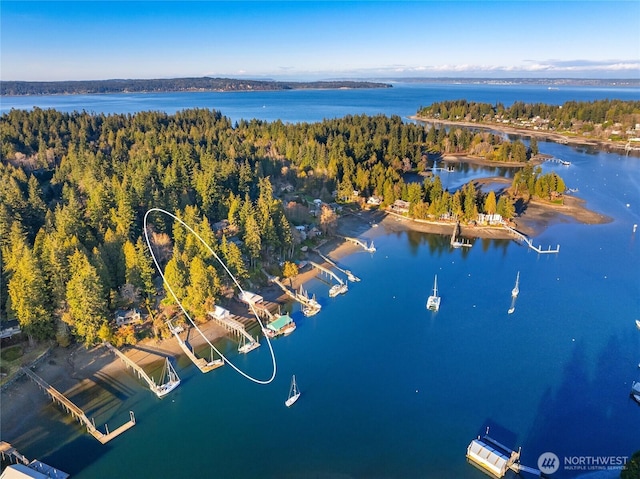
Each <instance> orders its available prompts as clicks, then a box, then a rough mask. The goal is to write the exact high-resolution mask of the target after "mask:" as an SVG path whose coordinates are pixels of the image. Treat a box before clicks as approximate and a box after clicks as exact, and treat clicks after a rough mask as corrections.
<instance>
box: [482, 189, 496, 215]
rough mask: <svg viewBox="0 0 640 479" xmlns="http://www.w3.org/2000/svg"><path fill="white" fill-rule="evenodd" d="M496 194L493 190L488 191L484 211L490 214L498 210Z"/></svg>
mask: <svg viewBox="0 0 640 479" xmlns="http://www.w3.org/2000/svg"><path fill="white" fill-rule="evenodd" d="M496 207H497V203H496V194H495V192H494V191H493V190H491V191H489V193H487V197H486V198H485V200H484V212H485V213H486V214H488V215H492V214H494V213H495V212H496Z"/></svg>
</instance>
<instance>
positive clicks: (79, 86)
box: [0, 77, 393, 96]
mask: <svg viewBox="0 0 640 479" xmlns="http://www.w3.org/2000/svg"><path fill="white" fill-rule="evenodd" d="M392 87H393V86H392V85H390V84H389V83H380V82H371V81H350V80H335V81H334V80H328V81H309V82H293V81H275V80H240V79H233V78H210V77H202V78H170V79H149V80H84V81H83V80H78V81H51V82H32V81H0V96H45V95H100V94H118V93H120V94H122V93H124V94H132V93H135V94H144V93H197V92H216V93H221V92H240V91H247V92H248V91H286V90H344V89H360V88H392Z"/></svg>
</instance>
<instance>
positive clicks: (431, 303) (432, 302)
mask: <svg viewBox="0 0 640 479" xmlns="http://www.w3.org/2000/svg"><path fill="white" fill-rule="evenodd" d="M427 309H430V310H431V311H438V309H440V296H438V275H437V274H436V277H435V279H434V281H433V294H432V295H431V296H429V299H427Z"/></svg>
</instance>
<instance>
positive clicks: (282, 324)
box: [267, 314, 293, 335]
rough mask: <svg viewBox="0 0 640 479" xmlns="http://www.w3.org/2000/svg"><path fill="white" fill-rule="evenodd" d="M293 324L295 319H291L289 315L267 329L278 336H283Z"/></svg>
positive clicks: (272, 323) (277, 320)
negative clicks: (285, 330) (286, 329)
mask: <svg viewBox="0 0 640 479" xmlns="http://www.w3.org/2000/svg"><path fill="white" fill-rule="evenodd" d="M291 323H293V319H291V316H289V315H288V314H283V315H282V316H280V317H279V318H278V319H276V320H275V321H272V322H271V323H269V324H267V329H268V330H270V331H273V332H274V333H275V334H276V335H277V334H282V333H283V332H284V329H285V328H286V327H287V326H288V325H289V324H291Z"/></svg>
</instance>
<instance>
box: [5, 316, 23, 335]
mask: <svg viewBox="0 0 640 479" xmlns="http://www.w3.org/2000/svg"><path fill="white" fill-rule="evenodd" d="M1 324H2V329H0V339H4V338H10V337H11V336H14V335H16V334H20V333H21V330H20V323H18V320H17V319H12V320H11V321H3V322H2V323H1Z"/></svg>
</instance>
